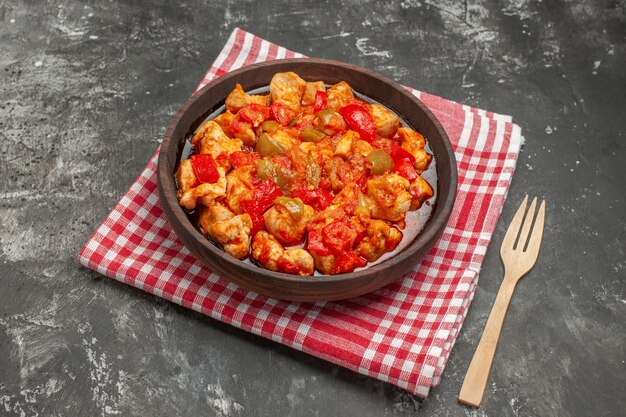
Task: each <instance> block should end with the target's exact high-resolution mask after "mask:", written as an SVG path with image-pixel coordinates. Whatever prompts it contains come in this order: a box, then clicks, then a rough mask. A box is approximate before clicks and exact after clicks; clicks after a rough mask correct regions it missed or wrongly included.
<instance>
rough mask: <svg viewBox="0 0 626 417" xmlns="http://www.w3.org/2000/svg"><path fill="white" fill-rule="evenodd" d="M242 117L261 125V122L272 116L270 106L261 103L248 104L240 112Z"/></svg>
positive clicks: (253, 123) (255, 124)
mask: <svg viewBox="0 0 626 417" xmlns="http://www.w3.org/2000/svg"><path fill="white" fill-rule="evenodd" d="M238 114H240V115H241V117H242V118H244V119H245V120H247V121H249V122H250V123H252V126H254V127H259V125H260V124H261V123H263V122H264V121H266V120H267V119H269V118H270V108H269V107H267V106H263V105H261V104H248V105H247V106H245V107H244V108H242V109H241V110H239V113H238Z"/></svg>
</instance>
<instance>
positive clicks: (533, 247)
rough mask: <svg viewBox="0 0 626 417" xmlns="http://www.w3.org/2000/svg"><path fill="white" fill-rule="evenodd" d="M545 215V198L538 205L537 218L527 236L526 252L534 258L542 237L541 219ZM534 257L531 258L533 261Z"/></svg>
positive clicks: (537, 253)
mask: <svg viewBox="0 0 626 417" xmlns="http://www.w3.org/2000/svg"><path fill="white" fill-rule="evenodd" d="M545 217H546V200H543V201H542V202H541V206H539V213H537V220H535V226H534V227H533V230H532V234H531V235H530V237H529V238H528V239H529V240H528V248H526V253H528V255H529V256H533V257H534V258H535V259H537V255H539V246H541V238H542V237H543V221H544V218H545ZM535 259H533V262H534V260H535Z"/></svg>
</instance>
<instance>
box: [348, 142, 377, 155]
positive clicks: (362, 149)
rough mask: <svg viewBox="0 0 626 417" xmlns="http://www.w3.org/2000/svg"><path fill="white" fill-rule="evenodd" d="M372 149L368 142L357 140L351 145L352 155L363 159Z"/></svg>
mask: <svg viewBox="0 0 626 417" xmlns="http://www.w3.org/2000/svg"><path fill="white" fill-rule="evenodd" d="M373 150H374V148H372V145H370V144H369V143H368V142H366V141H364V140H362V139H359V140H357V141H355V142H354V143H353V144H352V155H353V156H356V155H359V156H360V157H362V158H365V157H366V156H367V155H369V154H370V153H372V151H373Z"/></svg>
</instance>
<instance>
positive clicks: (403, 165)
mask: <svg viewBox="0 0 626 417" xmlns="http://www.w3.org/2000/svg"><path fill="white" fill-rule="evenodd" d="M395 169H396V171H397V172H398V174H400V175H401V176H403V177H404V178H406V179H407V180H409V181H411V182H413V181H415V179H416V178H417V171H415V166H414V165H413V163H412V162H411V160H410V159H409V158H403V159H401V160H399V161H398V162H396V165H395Z"/></svg>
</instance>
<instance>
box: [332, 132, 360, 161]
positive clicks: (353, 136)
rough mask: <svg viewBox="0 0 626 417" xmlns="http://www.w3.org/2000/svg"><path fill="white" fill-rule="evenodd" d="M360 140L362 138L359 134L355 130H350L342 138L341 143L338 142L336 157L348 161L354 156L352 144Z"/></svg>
mask: <svg viewBox="0 0 626 417" xmlns="http://www.w3.org/2000/svg"><path fill="white" fill-rule="evenodd" d="M359 139H360V136H359V134H358V133H357V132H355V131H354V130H348V131H347V132H346V133H344V134H343V135H342V136H341V138H340V139H339V142H337V146H335V155H337V156H341V157H343V158H346V159H347V158H348V157H350V155H351V154H352V144H353V143H355V142H356V141H357V140H359ZM366 143H367V142H366Z"/></svg>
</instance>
